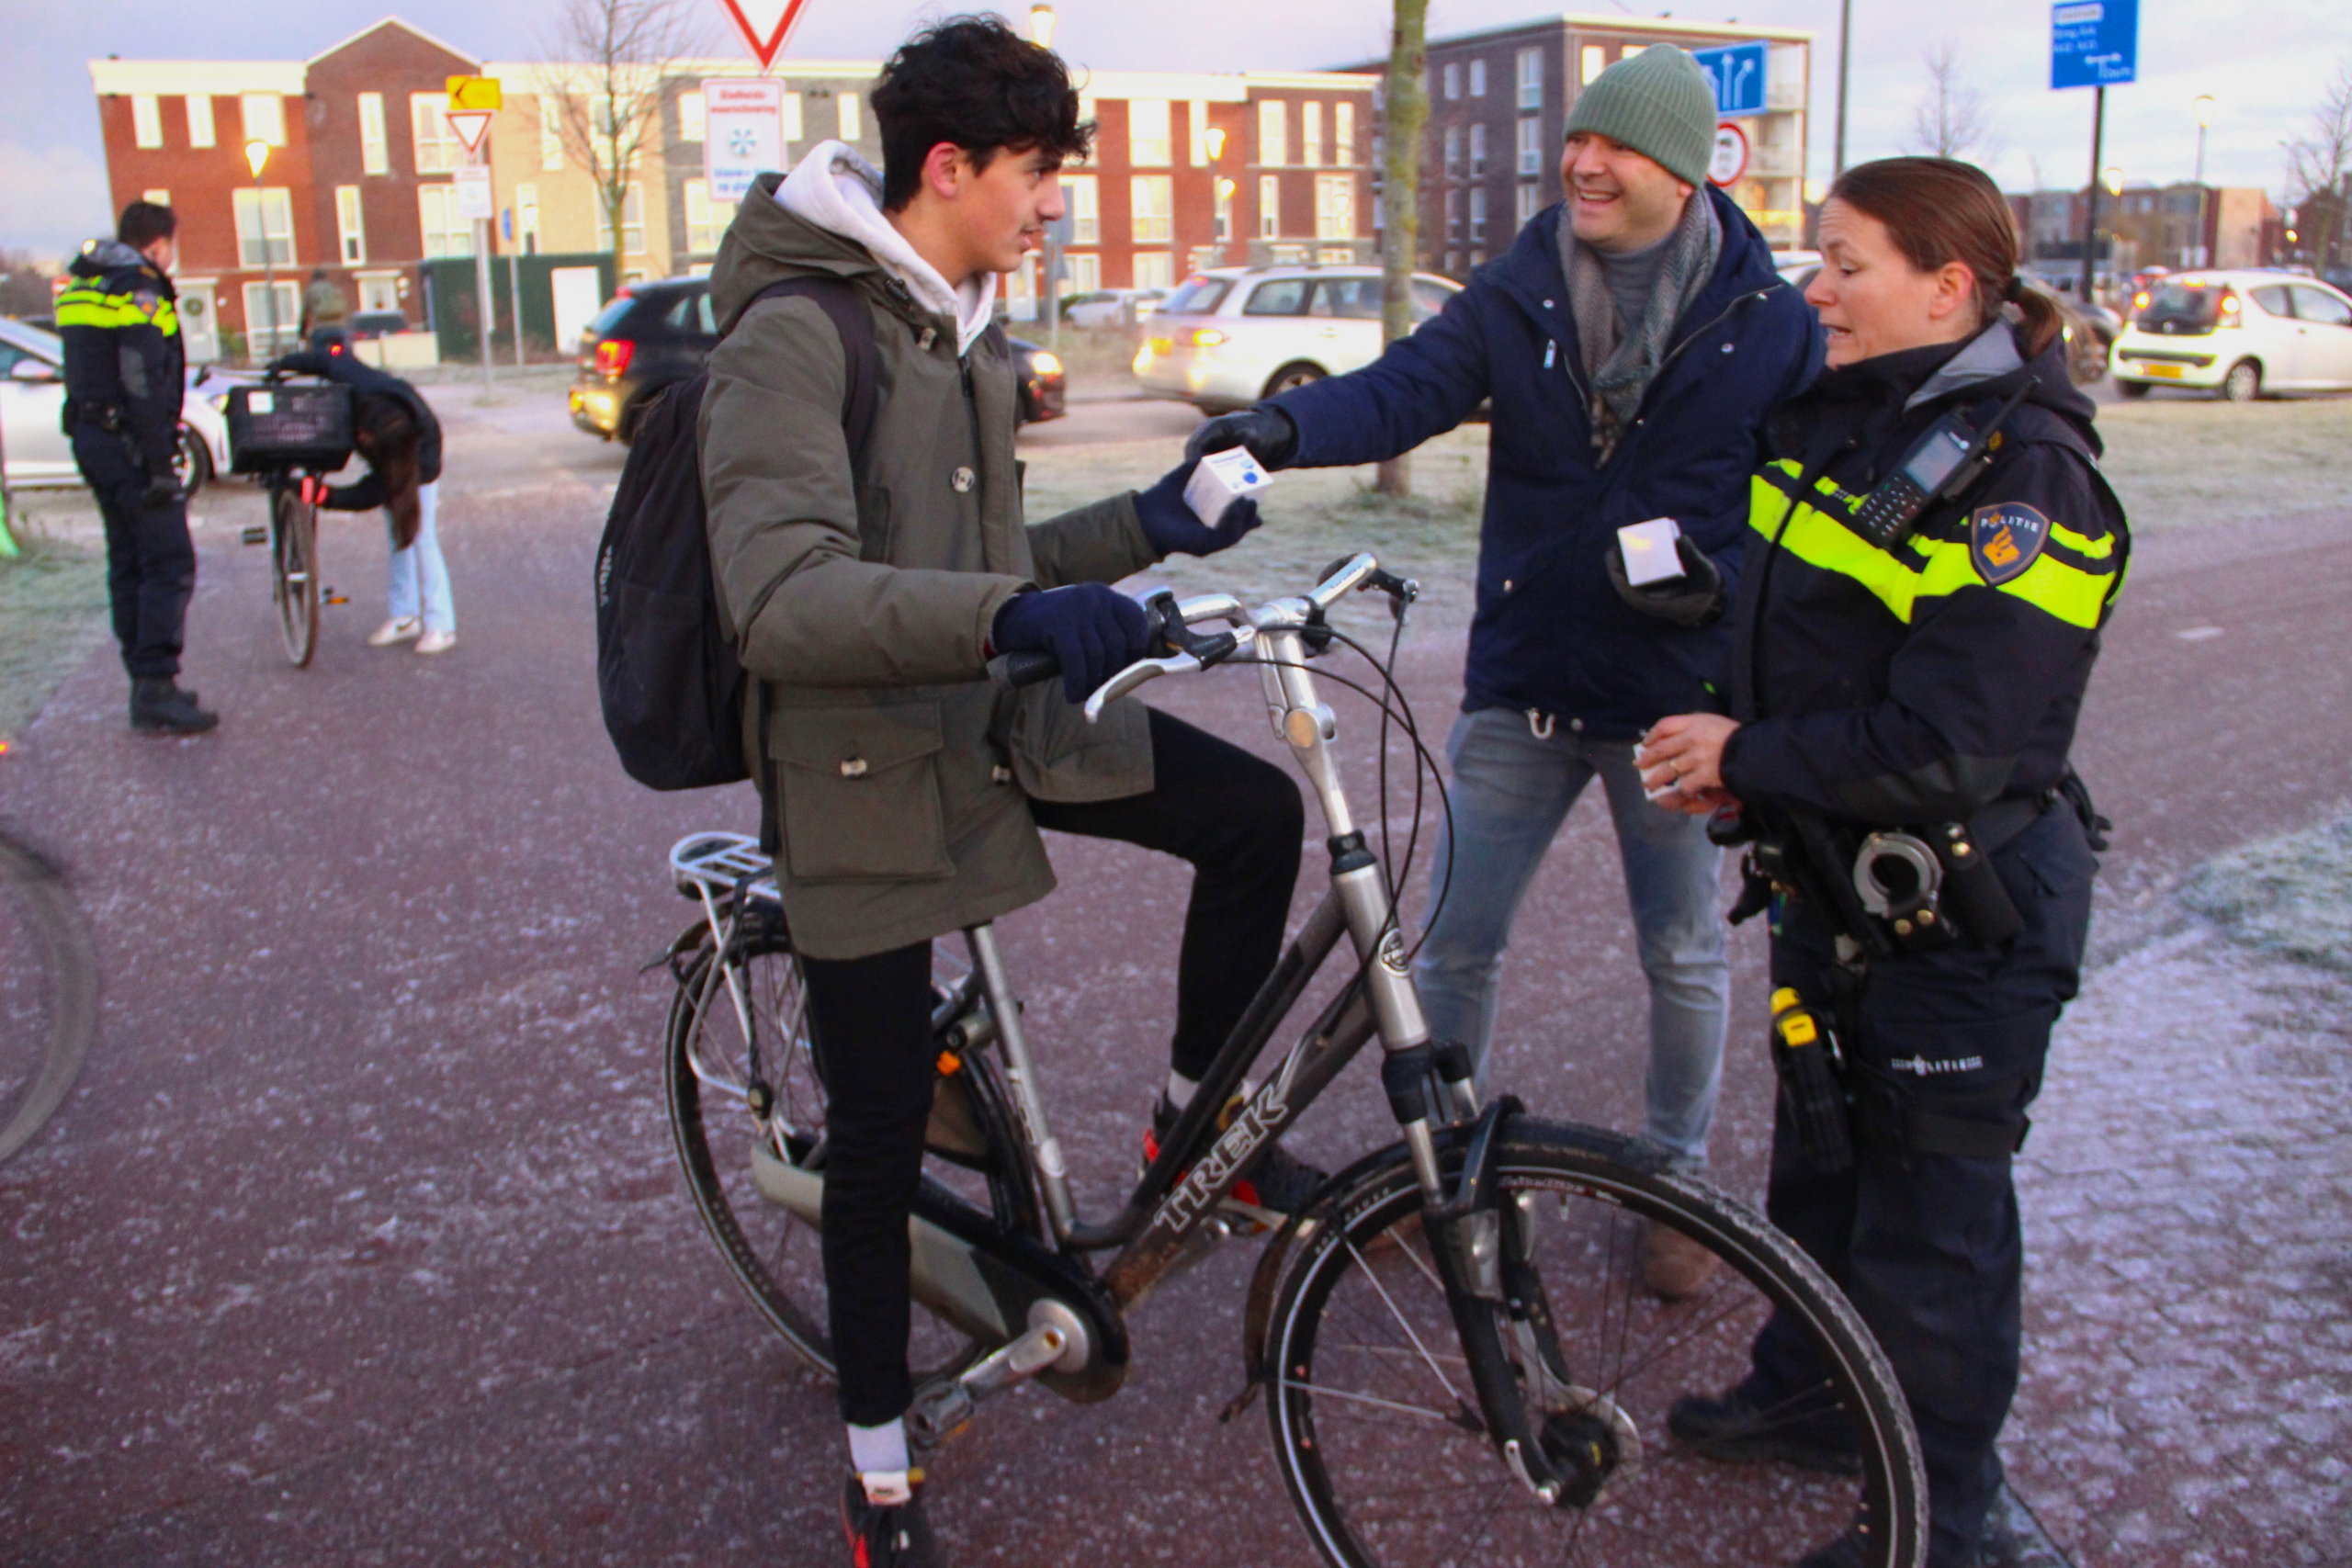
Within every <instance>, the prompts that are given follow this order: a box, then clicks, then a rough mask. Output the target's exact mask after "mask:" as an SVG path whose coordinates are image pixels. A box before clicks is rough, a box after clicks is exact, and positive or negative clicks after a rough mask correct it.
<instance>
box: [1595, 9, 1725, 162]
mask: <svg viewBox="0 0 2352 1568" xmlns="http://www.w3.org/2000/svg"><path fill="white" fill-rule="evenodd" d="M1579 130H1589V131H1593V132H1595V133H1597V134H1599V135H1601V136H1606V137H1608V138H1609V139H1610V140H1611V141H1622V142H1623V143H1624V144H1625V145H1626V146H1628V147H1631V148H1632V149H1633V150H1634V152H1639V153H1641V154H1642V155H1643V156H1644V157H1646V158H1648V159H1650V160H1651V161H1652V162H1654V163H1656V164H1659V165H1660V166H1662V167H1663V168H1665V169H1666V170H1667V172H1668V173H1669V174H1671V175H1673V176H1674V177H1675V178H1676V179H1679V180H1681V181H1683V182H1684V183H1685V184H1688V185H1693V186H1704V185H1705V184H1706V183H1707V165H1708V164H1711V163H1713V161H1714V155H1715V88H1714V84H1713V83H1712V82H1710V81H1708V80H1707V73H1705V72H1703V71H1702V70H1700V69H1699V62H1697V61H1695V60H1693V59H1691V56H1690V55H1689V54H1687V53H1686V52H1684V51H1681V50H1679V49H1677V48H1676V47H1675V46H1674V45H1672V44H1670V43H1654V44H1652V45H1650V46H1649V48H1647V49H1645V50H1644V51H1642V52H1641V53H1639V54H1629V55H1627V56H1625V58H1624V59H1623V60H1621V61H1619V62H1617V63H1616V64H1614V65H1612V66H1611V67H1610V68H1609V69H1608V70H1606V71H1603V72H1602V73H1600V75H1598V76H1596V77H1594V78H1593V79H1592V80H1591V81H1590V82H1589V83H1587V84H1586V85H1585V89H1584V91H1583V92H1581V93H1578V94H1577V101H1576V105H1575V107H1572V108H1570V109H1569V110H1568V128H1567V130H1566V133H1565V134H1566V135H1568V136H1574V135H1575V134H1576V133H1577V131H1579Z"/></svg>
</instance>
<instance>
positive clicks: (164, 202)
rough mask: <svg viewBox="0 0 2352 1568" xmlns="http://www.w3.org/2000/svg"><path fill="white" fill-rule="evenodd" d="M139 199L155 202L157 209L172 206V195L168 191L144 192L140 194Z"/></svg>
mask: <svg viewBox="0 0 2352 1568" xmlns="http://www.w3.org/2000/svg"><path fill="white" fill-rule="evenodd" d="M139 199H140V200H141V201H150V202H153V203H154V204H155V205H156V206H157V207H169V206H170V205H171V204H172V193H171V192H170V191H167V190H142V191H141V192H140V193H139Z"/></svg>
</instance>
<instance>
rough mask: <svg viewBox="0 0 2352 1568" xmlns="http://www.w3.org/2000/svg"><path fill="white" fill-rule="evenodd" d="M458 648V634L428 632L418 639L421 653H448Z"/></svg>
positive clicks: (417, 647)
mask: <svg viewBox="0 0 2352 1568" xmlns="http://www.w3.org/2000/svg"><path fill="white" fill-rule="evenodd" d="M457 646H458V634H457V633H456V632H426V633H425V634H424V636H423V637H419V638H417V639H416V651H417V652H419V653H447V652H448V651H449V650H450V649H453V648H455V647H457Z"/></svg>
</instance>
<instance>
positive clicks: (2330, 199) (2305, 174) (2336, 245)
mask: <svg viewBox="0 0 2352 1568" xmlns="http://www.w3.org/2000/svg"><path fill="white" fill-rule="evenodd" d="M2347 175H2352V61H2345V60H2339V61H2337V62H2336V65H2335V77H2334V78H2333V79H2332V80H2331V81H2330V82H2329V83H2328V85H2327V87H2326V89H2325V90H2324V92H2322V93H2321V94H2320V98H2319V107H2317V108H2314V109H2313V110H2312V118H2311V132H2310V134H2308V135H2305V136H2298V137H2297V138H2295V139H2294V140H2293V141H2290V142H2288V143H2287V192H2288V195H2289V196H2290V197H2291V198H2292V200H2293V203H2294V206H2295V208H2296V209H2297V212H2296V221H2297V224H2298V226H2299V227H2300V228H2301V230H2302V232H2303V235H2304V239H2303V243H2305V244H2306V245H2309V244H2310V243H2312V236H2313V235H2314V234H2316V235H2317V237H2318V250H2319V270H2320V271H2321V272H2323V273H2325V272H2328V271H2330V270H2331V269H2333V268H2334V267H2335V258H2336V257H2337V255H2339V254H2342V252H2343V250H2344V246H2345V233H2344V229H2345V217H2346V212H2345V209H2346V205H2347V199H2346V198H2347V197H2348V196H2352V186H2347V184H2346V176H2347Z"/></svg>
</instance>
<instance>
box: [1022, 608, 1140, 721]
mask: <svg viewBox="0 0 2352 1568" xmlns="http://www.w3.org/2000/svg"><path fill="white" fill-rule="evenodd" d="M989 642H990V643H991V644H992V645H994V647H995V649H996V650H997V651H998V652H999V653H1019V652H1022V651H1023V650H1024V649H1037V650H1038V651H1040V652H1045V653H1050V654H1052V655H1053V656H1054V657H1055V658H1056V659H1058V660H1061V666H1062V692H1063V694H1065V695H1067V696H1068V697H1069V700H1070V701H1071V702H1073V703H1082V702H1084V701H1085V700H1086V697H1087V694H1088V693H1090V692H1091V691H1093V690H1094V689H1095V688H1096V687H1097V686H1100V685H1101V684H1102V683H1103V682H1105V681H1107V680H1109V679H1110V678H1111V677H1112V676H1114V675H1115V674H1117V673H1118V672H1119V671H1122V670H1124V669H1125V668H1126V667H1127V666H1128V665H1130V664H1133V663H1134V662H1135V661H1136V660H1138V659H1141V658H1143V657H1144V656H1145V655H1146V654H1148V653H1149V652H1150V651H1151V627H1150V625H1149V623H1148V622H1147V621H1146V620H1145V619H1144V614H1143V606H1142V605H1140V604H1136V602H1135V601H1134V600H1132V599H1130V598H1128V597H1127V596H1126V595H1125V594H1124V593H1122V592H1119V591H1118V590H1117V589H1115V588H1112V587H1110V586H1108V585H1106V584H1104V583H1100V582H1080V583H1076V584H1074V585H1072V586H1070V587H1069V588H1049V589H1047V590H1046V591H1045V592H1028V593H1016V594H1014V595H1013V596H1012V598H1010V599H1008V600H1006V601H1005V602H1004V607H1003V608H1002V609H1001V610H999V611H997V613H996V622H995V624H994V625H993V626H990V627H989Z"/></svg>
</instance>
